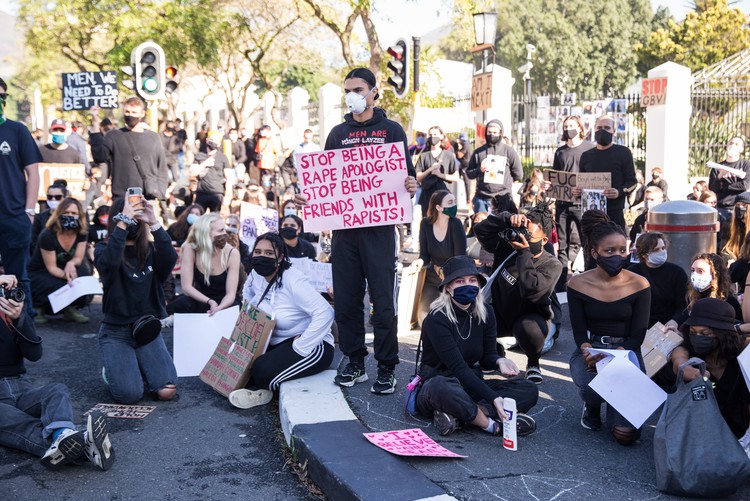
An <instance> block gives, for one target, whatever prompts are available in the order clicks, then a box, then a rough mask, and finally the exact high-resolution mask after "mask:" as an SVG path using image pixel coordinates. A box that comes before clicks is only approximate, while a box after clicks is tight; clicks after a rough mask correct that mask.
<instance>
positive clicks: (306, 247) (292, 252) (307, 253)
mask: <svg viewBox="0 0 750 501" xmlns="http://www.w3.org/2000/svg"><path fill="white" fill-rule="evenodd" d="M279 228H280V229H279V234H280V235H281V238H283V239H284V243H285V244H286V248H287V251H288V252H287V256H288V257H291V258H297V259H299V258H303V257H306V258H309V259H312V260H313V261H315V260H316V257H317V253H316V252H315V247H314V246H313V244H311V243H310V242H308V241H307V240H305V239H303V238H301V234H302V233H303V232H304V226H303V224H302V220H301V219H300V218H299V217H298V216H293V215H290V216H283V217H282V218H281V220H280V221H279Z"/></svg>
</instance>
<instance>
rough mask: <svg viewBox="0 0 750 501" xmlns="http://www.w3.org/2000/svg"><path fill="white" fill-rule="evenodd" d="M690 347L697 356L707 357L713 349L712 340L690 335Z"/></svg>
mask: <svg viewBox="0 0 750 501" xmlns="http://www.w3.org/2000/svg"><path fill="white" fill-rule="evenodd" d="M690 345H691V346H692V347H693V351H695V353H697V354H698V355H708V354H709V353H711V352H712V351H713V349H714V338H712V337H707V336H699V335H697V334H692V333H691V334H690Z"/></svg>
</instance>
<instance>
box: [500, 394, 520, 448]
mask: <svg viewBox="0 0 750 501" xmlns="http://www.w3.org/2000/svg"><path fill="white" fill-rule="evenodd" d="M503 409H504V410H505V413H506V414H507V415H508V419H506V420H505V421H503V447H505V448H506V449H508V450H509V451H517V450H518V430H517V428H516V419H517V418H516V400H515V399H513V398H503Z"/></svg>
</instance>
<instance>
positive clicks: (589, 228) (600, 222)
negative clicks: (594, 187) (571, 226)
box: [581, 209, 627, 270]
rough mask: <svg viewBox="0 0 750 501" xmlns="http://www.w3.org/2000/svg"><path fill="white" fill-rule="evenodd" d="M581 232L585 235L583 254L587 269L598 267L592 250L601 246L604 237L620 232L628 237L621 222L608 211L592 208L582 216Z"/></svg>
mask: <svg viewBox="0 0 750 501" xmlns="http://www.w3.org/2000/svg"><path fill="white" fill-rule="evenodd" d="M581 233H582V235H583V256H584V258H585V262H586V269H587V270H592V269H594V268H596V260H595V259H594V256H593V255H592V254H591V252H592V251H593V250H594V249H595V248H596V247H598V246H599V242H601V241H602V240H603V239H604V238H606V237H608V236H610V235H614V234H618V235H622V236H623V237H625V238H626V239H627V235H625V231H624V230H623V229H622V228H621V227H620V225H619V224H617V223H615V222H614V221H612V220H611V219H610V218H609V216H608V215H607V213H606V212H604V211H601V210H597V209H592V210H587V211H586V212H584V213H583V216H581Z"/></svg>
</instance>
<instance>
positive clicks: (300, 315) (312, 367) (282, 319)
mask: <svg viewBox="0 0 750 501" xmlns="http://www.w3.org/2000/svg"><path fill="white" fill-rule="evenodd" d="M252 264H253V271H252V272H251V273H250V275H249V276H248V277H247V281H246V282H245V287H244V289H243V291H242V296H243V298H244V299H245V300H246V301H249V302H250V303H251V304H252V305H254V306H256V307H257V308H259V309H261V310H263V311H264V312H265V313H268V314H269V315H271V317H272V318H274V319H275V320H276V325H275V327H274V330H273V334H272V335H271V340H270V342H269V346H268V350H267V351H266V353H265V354H263V355H261V356H260V357H258V358H257V359H256V360H255V362H254V363H253V370H252V377H251V378H250V381H249V383H248V385H247V387H248V389H240V390H235V391H233V392H232V393H230V394H229V402H230V403H231V404H232V405H234V406H235V407H238V408H240V409H249V408H250V407H255V406H257V405H264V404H267V403H268V402H270V401H271V398H272V396H273V392H274V391H276V390H278V389H279V386H280V385H281V383H283V382H284V381H289V380H291V379H298V378H301V377H306V376H311V375H313V374H317V373H319V372H321V371H323V370H325V369H326V368H327V367H328V366H330V365H331V361H332V360H333V343H334V341H333V334H332V333H331V325H332V324H333V309H332V308H331V306H330V305H329V304H328V303H327V302H326V300H325V299H323V297H322V296H321V295H320V294H319V293H318V292H317V291H316V290H315V289H314V288H313V286H312V284H310V282H308V280H307V278H306V277H305V275H304V274H303V273H302V272H300V271H298V270H295V269H294V267H293V266H291V263H290V262H289V258H288V256H287V251H286V246H285V245H284V240H283V239H282V238H281V237H280V236H279V235H277V234H276V233H264V234H263V235H261V236H259V237H258V239H257V240H256V241H255V247H254V248H253V259H252Z"/></svg>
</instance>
